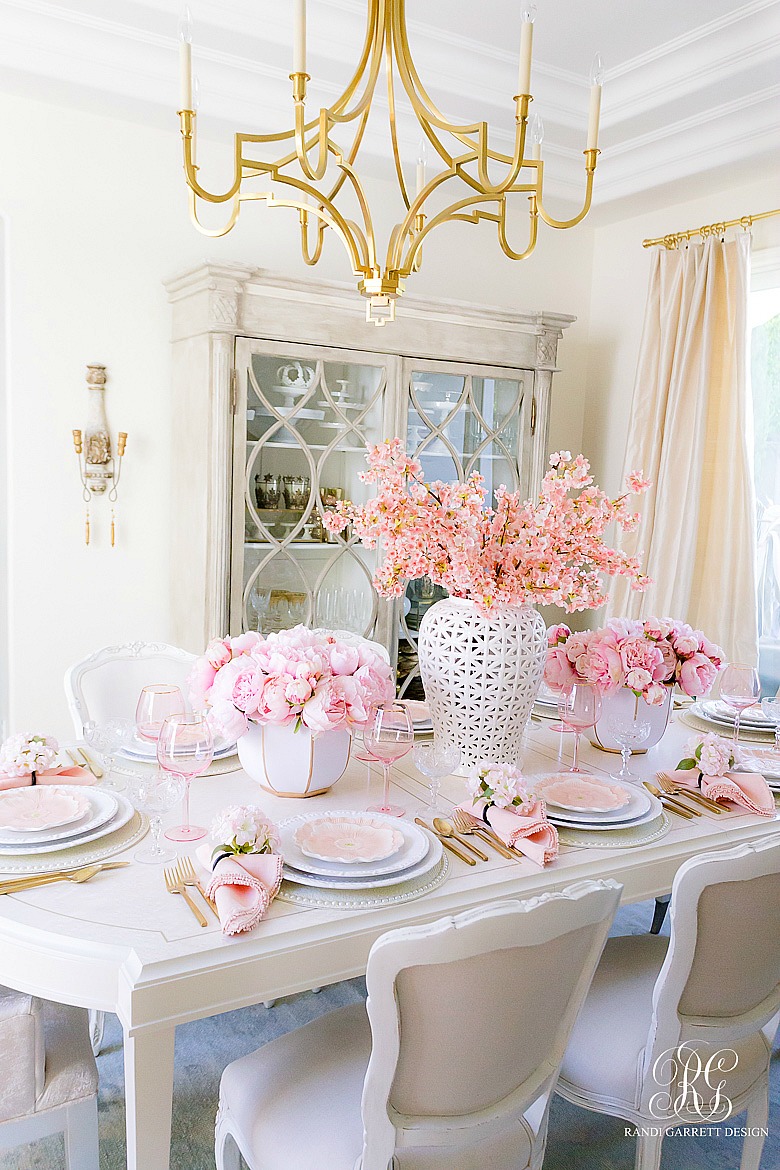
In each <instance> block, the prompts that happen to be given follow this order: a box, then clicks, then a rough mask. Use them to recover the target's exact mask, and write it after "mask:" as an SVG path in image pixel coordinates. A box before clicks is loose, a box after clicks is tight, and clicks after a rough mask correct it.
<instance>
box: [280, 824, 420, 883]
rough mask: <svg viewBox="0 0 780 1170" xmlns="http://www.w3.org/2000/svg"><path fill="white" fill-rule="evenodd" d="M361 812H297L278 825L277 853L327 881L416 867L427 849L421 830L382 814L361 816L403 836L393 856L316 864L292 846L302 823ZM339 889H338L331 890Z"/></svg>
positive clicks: (373, 875)
mask: <svg viewBox="0 0 780 1170" xmlns="http://www.w3.org/2000/svg"><path fill="white" fill-rule="evenodd" d="M362 812H363V810H361V809H354V808H352V809H338V810H336V809H334V810H333V811H332V812H330V813H329V814H325V813H322V812H311V813H301V814H300V816H297V817H291V818H290V820H288V821H283V822H282V823H281V824H280V825H279V840H280V846H279V852H280V853H281V854H282V856H283V857H284V860H285V862H286V863H287V864H288V865H290V866H293V867H294V868H295V869H296V870H298V871H300V872H301V873H306V874H310V875H311V874H321V875H322V876H323V877H328V878H346V877H350V878H361V879H362V878H376V877H381V876H382V875H384V874H390V873H399V872H400V871H401V870H404V869H407V868H408V867H409V866H410V865H416V864H417V862H418V861H421V860H422V858H423V857H425V854H426V853H427V850H428V843H429V842H428V837H427V835H426V833H425V832H424V830H423V829H420V828H418V826H417V825H413V824H412V823H411V822H410V821H404V820H402V819H401V818H399V817H391V816H386V815H385V814H383V813H374V812H371V813H369V812H366V813H363V815H365V817H366V818H367V819H369V820H372V821H377V820H378V821H387V822H388V824H389V825H390V826H391V827H392V828H394V829H398V830H399V831H400V832H401V833H403V835H404V843H403V845H402V846H401V848H400V849H399V850H398V852H397V853H394V854H393V855H392V857H385V858H383V859H382V860H381V861H362V862H355V861H353V862H343V861H320V860H318V859H317V858H314V857H308V856H307V855H306V854H305V853H304V852H303V850H302V849H301V848H300V846H299V845H297V844H296V843H295V840H294V836H295V831H296V829H299V828H300V826H301V825H303V824H305V822H306V821H313V820H321V819H322V818H323V817H324V816H326V815H329V816H333V817H359V816H360V815H361V813H362ZM334 888H336V889H339V888H340V887H338V886H337V887H334Z"/></svg>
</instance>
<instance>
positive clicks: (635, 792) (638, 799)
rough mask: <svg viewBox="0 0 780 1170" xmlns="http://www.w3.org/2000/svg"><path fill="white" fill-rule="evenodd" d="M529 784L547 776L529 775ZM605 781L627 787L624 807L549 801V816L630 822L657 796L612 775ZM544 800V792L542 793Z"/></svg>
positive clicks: (599, 821) (605, 823) (554, 773)
mask: <svg viewBox="0 0 780 1170" xmlns="http://www.w3.org/2000/svg"><path fill="white" fill-rule="evenodd" d="M558 774H559V773H557V772H551V773H549V775H551V776H552V775H556V776H557V775H558ZM528 779H529V785H531V786H533V781H534V780H542V779H546V776H544V777H542V776H534V777H529V778H528ZM594 779H596V780H601V779H602V777H601V776H595V777H594ZM605 783H609V784H616V785H618V787H620V788H623V789H625V791H626V792H627V793H628V794H629V797H630V798H631V799H630V800H629V802H628V804H624V805H623V807H622V808H610V809H607V810H606V811H604V812H599V811H597V810H594V809H570V808H563V807H562V806H560V805H557V804H556V805H554V804H552V803H549V804H548V803H547V801H546V800H545V804H547V816H548V818H549V819H550V820H552V817H553V815H555V816H556V817H563V818H565V819H566V820H576V821H577V823H578V824H579V823H585V822H588V823H590V822H592V821H593V822H596V823H599V824H603V825H615V824H628V823H630V822H633V821H635V820H637V819H638V818H639V817H642V816H644V815H645V813H646V812H647V810H648V809H649V808H651V807H652V803H653V800H654V799H655V797H653V796H651V795H650V793H649V792H648V791H647V789H646V788H643V787H642V786H641V785H636V784H624V783H623V782H622V781H621V780H616V779H614V778H612V777H610V779H609V781H605ZM540 795H541V796H542V799H543V800H544V799H545V798H544V794H543V793H542V794H540Z"/></svg>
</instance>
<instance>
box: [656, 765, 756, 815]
mask: <svg viewBox="0 0 780 1170" xmlns="http://www.w3.org/2000/svg"><path fill="white" fill-rule="evenodd" d="M698 775H699V773H698V772H697V771H696V770H695V769H693V768H691V769H690V770H689V771H686V770H685V769H684V768H683V769H680V770H678V771H676V772H670V773H669V778H670V779H671V780H672V781H673V783H675V784H679V785H680V786H681V787H683V788H690V789H691V791H692V792H699V791H701V792H702V793H703V794H704V796H709V798H710V800H730V801H731V802H732V803H733V804H741V805H742V806H743V807H744V808H746V809H748V811H749V812H752V813H756V814H757V816H760V817H772V816H774V815H775V798H774V796H773V795H772V792H771V790H770V788H769V785H768V784H767V782H766V780H765V779H764V777H763V776H759V775H758V773H757V772H727V773H726V775H725V776H702V778H701V789H699V785H698V782H697V779H698ZM694 777H695V778H696V779H694Z"/></svg>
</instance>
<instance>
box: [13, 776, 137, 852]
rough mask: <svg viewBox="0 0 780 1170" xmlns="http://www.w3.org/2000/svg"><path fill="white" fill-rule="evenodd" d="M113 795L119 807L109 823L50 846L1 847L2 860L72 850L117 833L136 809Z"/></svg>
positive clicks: (117, 793) (119, 795) (123, 799)
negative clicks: (76, 846) (77, 846)
mask: <svg viewBox="0 0 780 1170" xmlns="http://www.w3.org/2000/svg"><path fill="white" fill-rule="evenodd" d="M111 795H112V796H113V797H114V799H115V800H116V802H117V805H118V808H117V811H116V813H115V814H114V816H113V817H111V819H110V820H109V821H106V823H105V824H103V825H100V826H98V827H97V828H95V829H92V831H91V832H89V833H84V835H83V836H79V835H76V836H74V837H66V838H64V839H63V840H62V841H51V842H50V843H49V844H48V845H36V844H34V843H31V844H26V845H13V846H11V845H0V858H11V857H25V856H27V855H28V854H31V853H56V852H58V851H59V850H62V849H72V848H73V847H74V846H75V845H86V844H87V842H89V841H98V840H100V838H101V837H107V836H108V834H109V833H114V832H116V830H117V829H121V828H122V827H123V825H126V824H127V822H128V821H129V820H131V819H132V817H133V816H134V815H135V809H134V808H133V806H132V804H131V803H130V801H129V800H127V799H126V798H125V797H124V796H122V794H121V793H119V792H112V793H111Z"/></svg>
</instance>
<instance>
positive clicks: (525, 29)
mask: <svg viewBox="0 0 780 1170" xmlns="http://www.w3.org/2000/svg"><path fill="white" fill-rule="evenodd" d="M528 16H529V11H528V10H527V9H524V10H523V23H522V24H521V25H520V68H519V71H518V75H517V92H518V94H523V93H530V92H531V50H532V49H533V43H534V25H533V17H531V19H527V18H528Z"/></svg>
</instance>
